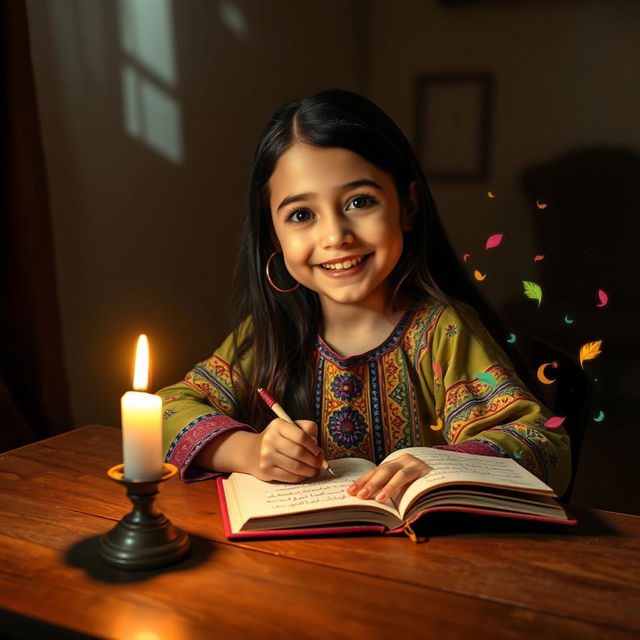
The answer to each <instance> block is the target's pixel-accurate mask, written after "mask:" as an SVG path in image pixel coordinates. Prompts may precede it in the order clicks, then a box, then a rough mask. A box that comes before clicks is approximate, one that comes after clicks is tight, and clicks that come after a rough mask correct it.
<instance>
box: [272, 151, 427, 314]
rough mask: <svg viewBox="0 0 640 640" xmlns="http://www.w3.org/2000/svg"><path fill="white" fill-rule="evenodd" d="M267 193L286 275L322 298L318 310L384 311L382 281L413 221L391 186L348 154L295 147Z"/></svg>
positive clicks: (278, 166)
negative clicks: (339, 307) (343, 306)
mask: <svg viewBox="0 0 640 640" xmlns="http://www.w3.org/2000/svg"><path fill="white" fill-rule="evenodd" d="M414 188H415V183H413V184H412V185H411V190H412V194H414ZM269 191H270V205H271V217H272V221H273V227H274V230H275V233H276V236H277V239H278V242H279V244H280V248H281V249H282V252H283V256H284V261H285V264H286V266H287V269H288V271H289V273H290V274H291V275H292V276H293V277H294V278H295V279H296V280H297V281H298V282H300V284H302V285H304V286H305V287H308V288H309V289H312V290H313V291H315V292H316V293H317V294H318V295H319V296H320V301H321V304H322V307H323V310H324V311H325V312H327V311H328V309H329V307H330V306H331V305H332V304H348V305H358V306H366V307H367V308H378V307H379V308H380V309H381V310H383V309H384V305H385V303H386V293H387V276H388V275H389V274H390V273H391V271H392V270H393V268H394V267H395V265H396V263H397V262H398V260H399V259H400V255H401V253H402V245H403V238H402V232H403V230H405V231H406V230H409V229H410V227H411V225H410V218H411V215H412V213H410V212H408V211H407V212H405V211H404V210H403V208H402V207H401V205H400V202H399V198H398V193H397V191H396V188H395V184H394V182H393V179H392V178H391V177H390V176H389V175H387V174H386V173H385V172H384V171H382V170H380V169H378V168H377V167H376V166H374V165H372V164H370V163H369V162H367V161H366V160H365V159H364V158H362V157H361V156H359V155H358V154H356V153H353V152H352V151H349V150H347V149H342V148H339V147H329V148H325V147H313V146H309V145H304V144H295V145H293V146H292V147H291V148H289V149H288V150H287V151H285V152H284V153H283V154H282V155H281V156H280V158H279V160H278V162H277V164H276V167H275V170H274V172H273V174H272V175H271V178H270V180H269ZM410 208H411V211H413V210H414V209H415V196H414V195H413V197H412V202H411V207H410Z"/></svg>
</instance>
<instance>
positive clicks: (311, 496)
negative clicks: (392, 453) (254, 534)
mask: <svg viewBox="0 0 640 640" xmlns="http://www.w3.org/2000/svg"><path fill="white" fill-rule="evenodd" d="M329 465H330V467H331V469H332V471H333V472H334V473H335V475H336V477H333V476H332V475H331V474H330V473H329V472H328V471H323V472H322V473H321V474H320V475H319V476H317V477H316V478H313V479H310V480H307V481H305V482H301V483H297V484H287V483H282V482H263V481H262V480H258V479H257V478H255V477H254V476H252V475H249V474H246V473H233V474H231V476H230V477H229V478H228V479H226V480H224V481H223V483H224V486H225V494H227V495H229V494H231V495H229V498H231V499H229V498H228V499H227V502H228V504H229V506H230V507H231V505H232V504H233V503H234V502H235V504H234V508H233V511H234V512H235V511H236V510H237V511H238V513H237V514H235V513H234V514H232V513H231V511H232V509H231V508H230V509H229V511H230V513H229V517H230V519H231V520H232V521H233V520H234V519H236V518H237V519H238V520H239V522H237V523H236V524H239V525H240V526H242V525H244V523H245V522H247V521H248V520H249V519H250V518H261V517H268V516H278V515H281V514H282V515H284V514H290V513H305V512H308V511H317V510H320V509H332V508H335V507H344V506H358V507H361V508H362V507H364V506H366V507H369V508H371V507H373V508H375V509H379V510H381V511H388V512H390V513H392V514H393V515H394V516H396V517H398V512H397V511H396V509H395V508H394V505H393V503H392V502H391V501H390V500H388V501H387V502H385V503H382V504H381V503H378V502H375V501H374V500H361V499H360V498H355V497H353V496H350V495H349V494H348V493H347V487H349V485H351V483H352V482H354V480H357V479H358V478H359V477H360V476H362V475H363V474H365V473H366V472H367V471H369V470H370V469H373V468H374V466H375V465H374V464H373V463H372V462H369V461H368V460H362V459H360V458H342V459H339V460H330V461H329ZM230 489H231V491H230ZM232 524H233V522H232Z"/></svg>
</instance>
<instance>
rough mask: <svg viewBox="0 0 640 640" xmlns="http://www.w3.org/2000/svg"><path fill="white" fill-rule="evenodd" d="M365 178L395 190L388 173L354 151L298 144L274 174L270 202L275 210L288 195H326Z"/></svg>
mask: <svg viewBox="0 0 640 640" xmlns="http://www.w3.org/2000/svg"><path fill="white" fill-rule="evenodd" d="M361 178H369V179H372V180H374V181H375V182H377V183H378V184H379V185H380V186H381V187H383V189H384V190H385V191H386V190H387V189H392V188H393V181H392V179H391V178H390V176H388V175H387V173H385V172H384V171H382V170H381V169H379V168H378V167H376V166H375V165H373V164H371V163H370V162H368V161H367V160H365V159H364V158H363V157H362V156H359V155H358V154H357V153H354V152H353V151H349V150H348V149H342V148H341V147H312V146H309V145H302V144H295V145H293V146H292V147H290V148H289V149H287V150H286V151H285V152H284V153H283V154H282V155H281V156H280V158H279V159H278V162H277V163H276V166H275V169H274V171H273V173H272V174H271V178H270V179H269V194H270V203H271V206H272V208H273V207H274V206H277V204H278V203H279V202H281V201H282V200H283V199H284V198H286V197H287V196H290V195H295V194H298V193H317V194H318V195H322V194H323V193H329V192H332V191H333V190H334V189H335V188H336V187H338V186H340V185H343V184H346V183H348V182H352V181H354V180H358V179H361Z"/></svg>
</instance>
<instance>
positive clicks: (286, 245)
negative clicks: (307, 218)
mask: <svg viewBox="0 0 640 640" xmlns="http://www.w3.org/2000/svg"><path fill="white" fill-rule="evenodd" d="M278 240H279V241H280V246H281V247H282V252H283V254H284V260H285V263H286V264H287V266H295V265H296V263H298V262H299V261H300V260H304V259H305V258H306V257H307V256H308V253H309V243H308V242H306V241H305V238H304V236H303V234H286V233H285V234H282V237H279V238H278Z"/></svg>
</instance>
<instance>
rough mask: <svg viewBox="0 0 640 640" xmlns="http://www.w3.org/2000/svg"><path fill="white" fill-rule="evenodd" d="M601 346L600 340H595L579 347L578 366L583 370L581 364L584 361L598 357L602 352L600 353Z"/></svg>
mask: <svg viewBox="0 0 640 640" xmlns="http://www.w3.org/2000/svg"><path fill="white" fill-rule="evenodd" d="M601 344H602V340H596V341H595V342H587V343H586V344H583V345H582V347H580V366H581V367H582V368H583V369H584V366H583V365H582V363H583V362H584V361H585V360H593V359H594V358H596V357H597V356H599V355H600V354H601V353H602V352H601V351H600V345H601Z"/></svg>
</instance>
